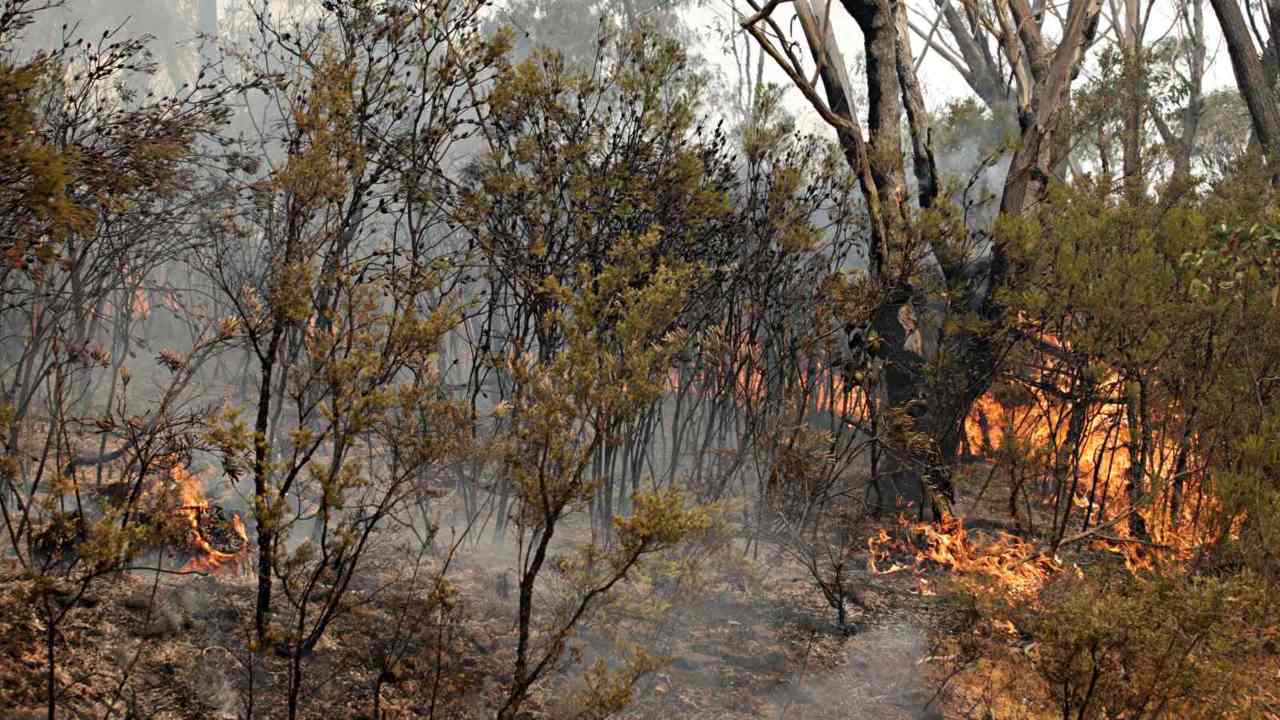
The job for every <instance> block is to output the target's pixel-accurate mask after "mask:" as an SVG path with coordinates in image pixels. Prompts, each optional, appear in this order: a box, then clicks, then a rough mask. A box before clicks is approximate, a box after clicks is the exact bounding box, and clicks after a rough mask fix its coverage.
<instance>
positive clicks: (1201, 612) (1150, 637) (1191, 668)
mask: <svg viewBox="0 0 1280 720" xmlns="http://www.w3.org/2000/svg"><path fill="white" fill-rule="evenodd" d="M1271 595H1273V593H1272V594H1269V588H1268V585H1267V583H1266V582H1265V581H1263V580H1261V579H1259V578H1258V577H1257V576H1256V575H1252V574H1250V573H1240V574H1236V575H1231V576H1226V577H1206V576H1202V575H1194V574H1190V573H1184V572H1167V573H1163V574H1140V575H1134V574H1131V573H1128V572H1126V571H1124V570H1122V569H1118V568H1116V569H1112V568H1107V569H1100V570H1096V571H1091V572H1090V573H1088V574H1080V573H1076V572H1062V573H1060V574H1058V575H1057V576H1056V577H1055V578H1054V579H1053V580H1051V581H1050V582H1048V583H1047V584H1046V585H1045V586H1044V588H1043V589H1042V590H1041V591H1040V592H1039V593H1038V594H1037V595H1036V596H1034V597H1032V598H1025V597H1019V596H1015V595H1013V594H1003V593H993V594H983V595H975V596H970V598H969V599H970V601H971V603H970V604H969V607H970V608H971V609H972V610H973V611H975V612H973V613H972V614H971V615H970V619H971V620H974V621H976V622H973V624H972V625H971V626H970V628H969V630H970V631H971V632H970V634H969V636H968V638H967V639H966V641H964V642H962V646H963V647H965V648H966V649H967V650H968V652H967V653H966V652H961V653H960V655H963V656H965V660H966V661H967V662H968V663H970V665H969V669H968V670H967V671H965V673H961V674H960V675H959V677H960V678H961V679H960V681H959V683H958V684H960V685H963V684H965V683H966V682H967V683H969V684H970V685H971V686H972V685H973V683H974V682H975V679H976V675H977V674H978V673H977V672H975V668H981V669H982V673H981V674H982V675H983V678H984V680H983V681H982V682H987V683H988V687H987V688H986V691H987V693H988V694H990V683H989V680H990V678H992V677H996V676H999V675H1002V674H1004V675H1009V674H1024V675H1030V676H1031V678H1024V680H1025V679H1034V681H1035V682H1033V683H1027V682H1023V683H1018V691H1019V692H1020V693H1028V692H1031V693H1033V694H1038V695H1040V696H1041V697H1038V698H1037V697H1032V698H1029V702H1028V698H1026V696H1025V695H1024V697H1023V698H1022V699H1014V698H999V697H990V696H988V697H986V698H984V699H983V700H982V702H984V703H985V704H987V705H988V706H989V707H995V706H998V705H1004V706H1005V707H1008V704H1010V703H1018V704H1021V705H1022V706H1024V707H1036V708H1038V712H1030V713H1028V715H1029V716H1045V717H1062V718H1073V719H1078V720H1090V719H1102V718H1108V719H1110V718H1125V719H1126V720H1140V719H1143V718H1152V719H1154V718H1224V717H1226V718H1246V717H1261V716H1263V714H1264V712H1265V711H1266V709H1267V708H1268V707H1269V706H1268V705H1267V703H1268V702H1269V701H1270V698H1269V697H1268V695H1269V693H1268V692H1267V691H1266V688H1267V683H1268V677H1269V676H1272V675H1273V674H1274V672H1275V663H1276V660H1277V656H1276V652H1277V648H1276V645H1275V636H1276V627H1277V619H1278V618H1280V615H1278V614H1277V606H1276V603H1275V602H1274V601H1273V599H1272V597H1271ZM1014 670H1016V671H1017V672H1013V671H1014ZM1028 670H1030V671H1031V672H1030V673H1028V672H1027V671H1028ZM965 675H967V676H968V677H967V678H966V677H965ZM1009 687H1012V686H1009ZM970 689H972V687H971V688H970ZM969 694H970V695H973V694H976V693H973V692H970V693H969ZM1018 700H1021V702H1020V703H1019V702H1018Z"/></svg>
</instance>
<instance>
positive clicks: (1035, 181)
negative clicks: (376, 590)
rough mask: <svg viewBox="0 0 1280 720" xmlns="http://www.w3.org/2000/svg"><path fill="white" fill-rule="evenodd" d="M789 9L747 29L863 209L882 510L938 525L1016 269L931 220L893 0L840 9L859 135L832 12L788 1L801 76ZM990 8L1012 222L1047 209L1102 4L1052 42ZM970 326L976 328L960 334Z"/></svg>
mask: <svg viewBox="0 0 1280 720" xmlns="http://www.w3.org/2000/svg"><path fill="white" fill-rule="evenodd" d="M783 3H784V0H769V2H768V3H767V4H765V5H763V6H762V5H760V4H758V3H756V2H755V0H749V4H750V5H751V7H752V9H753V10H754V13H753V14H752V15H751V16H750V17H748V18H746V19H745V20H743V22H742V26H743V28H744V29H745V30H746V31H747V32H748V33H749V34H750V35H751V36H752V37H753V38H754V39H755V40H756V41H757V42H758V43H759V45H760V46H761V49H762V50H763V51H764V52H765V53H766V54H767V55H769V56H770V57H771V58H772V59H773V60H774V62H776V63H777V64H778V65H779V66H780V67H781V68H782V70H783V71H784V72H785V73H786V74H787V76H788V77H789V78H790V80H791V82H792V83H793V84H794V85H795V86H796V87H797V88H798V89H799V90H800V91H801V93H802V94H803V95H804V97H805V99H806V100H807V101H808V102H809V103H810V105H812V107H813V108H814V109H815V110H816V111H817V112H818V114H819V115H820V116H821V117H822V118H823V120H824V121H825V122H826V123H827V124H829V125H830V126H831V127H832V128H833V129H834V130H835V131H836V134H837V138H838V141H839V143H840V146H841V148H842V149H843V151H844V154H845V158H846V160H847V162H848V163H849V166H850V168H851V169H852V170H853V171H854V173H855V174H856V175H857V177H858V179H859V183H860V186H861V188H862V191H863V194H864V196H865V198H866V201H867V213H868V220H869V228H870V230H869V239H868V242H869V252H868V258H869V263H868V266H869V267H868V271H869V272H868V274H869V276H870V281H871V282H873V283H876V284H877V285H878V286H879V287H880V288H881V297H882V300H881V302H880V304H879V306H878V307H877V308H876V309H875V310H874V312H873V313H872V317H871V321H870V324H871V326H872V330H873V331H874V333H875V334H876V336H878V341H877V342H878V348H877V351H878V355H879V356H880V358H881V359H882V360H883V365H882V367H883V370H882V371H881V373H880V377H879V378H878V379H877V382H876V383H875V384H876V387H877V390H878V393H877V394H878V396H879V397H878V404H879V414H880V415H881V416H882V417H883V418H884V419H885V420H886V421H887V423H886V427H887V428H888V432H886V433H882V435H883V437H882V438H881V441H882V444H883V446H884V449H885V450H886V453H885V460H886V467H885V468H884V469H885V472H884V473H878V474H877V477H876V479H875V489H876V491H877V494H878V498H879V505H880V507H881V509H890V508H892V507H895V506H897V505H898V504H899V503H900V502H902V501H906V502H911V503H915V504H918V505H919V506H920V508H921V512H922V513H923V508H924V506H925V505H931V506H932V508H933V511H934V514H935V516H940V515H942V514H944V513H947V512H949V505H950V502H951V499H952V497H953V491H952V487H951V480H950V474H951V473H950V468H951V463H952V460H953V459H954V458H955V456H956V455H957V453H958V450H959V446H960V437H961V433H962V428H963V422H964V418H965V416H966V415H967V414H968V411H969V408H970V407H971V405H972V404H973V402H974V401H975V400H976V399H977V398H978V397H979V396H981V395H982V393H983V392H985V391H986V389H987V388H988V387H989V385H990V383H991V380H992V378H993V376H994V372H995V366H996V365H997V359H998V355H999V345H1000V343H999V335H998V333H996V332H995V331H994V328H996V327H997V326H998V325H997V323H996V321H998V320H999V319H1000V317H1001V315H1002V312H1001V308H1000V304H999V303H998V302H997V298H996V289H997V288H998V287H999V286H1000V285H1001V283H1002V282H1003V280H1004V278H1005V277H1006V275H1007V274H1008V273H1009V272H1010V264H1009V262H1008V259H1007V257H1006V254H1005V251H1004V248H1003V247H1001V245H1000V244H999V243H998V242H997V243H993V244H991V245H990V247H989V248H988V249H987V250H986V251H985V252H980V253H975V252H968V253H966V252H957V250H956V247H955V246H956V244H957V235H965V233H964V232H963V231H957V230H956V229H955V227H954V225H950V224H948V223H946V222H945V221H944V222H939V221H938V218H939V217H941V216H943V215H944V214H943V213H942V212H941V210H943V208H936V209H935V208H934V205H935V193H936V192H937V187H938V181H937V177H936V169H935V166H934V163H933V160H932V150H931V149H930V147H929V141H928V140H929V128H928V126H927V118H926V116H925V114H924V112H923V105H924V101H923V97H922V93H921V91H920V86H919V80H918V78H917V76H916V66H915V63H914V62H913V61H912V59H911V51H910V43H909V35H908V33H909V31H910V23H909V21H908V19H907V16H906V10H905V7H904V6H903V5H902V4H901V3H900V2H894V1H893V0H842V2H841V4H842V6H843V8H844V10H845V12H847V13H848V15H849V16H850V17H852V18H853V20H854V21H855V23H856V24H857V26H858V29H859V30H860V32H861V34H862V40H863V46H864V52H865V53H866V63H865V67H866V70H865V74H866V83H867V117H866V128H867V136H866V137H864V136H863V131H862V126H861V125H860V124H859V123H858V121H857V119H856V114H855V109H854V105H853V97H854V93H853V87H852V85H851V82H850V79H849V77H848V75H847V71H846V70H845V69H844V68H845V65H844V62H843V59H842V54H841V52H840V48H839V43H838V41H837V39H836V37H835V34H834V31H833V29H832V26H831V23H830V8H815V7H814V6H813V5H812V4H811V3H810V2H809V0H792V3H791V4H792V5H793V7H794V10H795V14H796V18H797V19H798V21H799V25H800V26H801V28H802V30H803V34H804V39H805V45H806V46H807V48H808V50H809V56H810V58H809V59H810V61H811V63H812V65H813V66H815V67H814V69H813V70H812V71H807V70H806V63H805V62H804V61H802V58H801V55H800V51H798V50H797V45H794V44H792V43H791V42H790V40H789V37H788V34H787V33H786V32H785V31H784V30H783V29H782V27H781V25H780V24H779V23H778V21H777V20H776V19H775V18H774V16H773V14H774V12H775V11H776V10H777V8H778V7H779V6H780V5H782V4H783ZM989 10H990V13H989V15H990V16H992V17H994V18H996V20H997V28H996V29H995V31H994V32H995V37H996V39H997V40H998V42H999V45H1000V47H1001V49H1002V51H1003V53H1004V54H1005V56H1006V57H1007V58H1008V59H1009V64H1010V67H1012V69H1013V78H1014V85H1015V87H1014V93H1013V95H1014V102H1015V106H1016V110H1017V117H1018V129H1019V142H1018V143H1017V145H1016V147H1015V149H1014V151H1013V155H1012V158H1011V161H1010V167H1009V174H1008V176H1007V178H1006V181H1005V184H1004V188H1003V191H1002V194H1001V198H1000V211H1001V213H1002V214H1005V215H1017V214H1019V213H1021V212H1022V211H1023V210H1024V209H1026V208H1027V207H1029V206H1031V205H1032V204H1034V203H1035V202H1036V201H1037V200H1038V199H1039V198H1041V197H1043V195H1044V193H1045V192H1046V190H1047V188H1048V185H1049V183H1050V181H1051V178H1052V177H1053V173H1054V169H1055V168H1056V167H1058V166H1059V165H1060V164H1061V162H1062V160H1063V157H1064V154H1065V148H1066V147H1067V143H1066V142H1065V141H1064V140H1065V139H1064V134H1065V132H1066V128H1065V126H1064V125H1063V123H1062V122H1061V118H1062V115H1063V113H1062V112H1061V111H1062V110H1063V109H1064V108H1065V107H1066V106H1067V105H1068V103H1069V102H1070V90H1071V84H1072V82H1073V80H1074V79H1075V78H1076V76H1077V74H1078V73H1079V70H1080V65H1081V61H1082V58H1083V57H1084V54H1085V51H1086V49H1087V48H1088V46H1089V45H1090V44H1091V42H1092V40H1093V37H1094V35H1095V33H1096V31H1097V26H1098V18H1099V15H1100V11H1101V0H1072V2H1071V3H1070V4H1069V6H1068V8H1067V12H1066V14H1065V16H1063V18H1062V21H1061V32H1060V37H1059V40H1058V42H1057V43H1056V44H1054V43H1052V42H1051V41H1050V40H1049V38H1047V37H1046V33H1045V32H1044V31H1043V29H1042V27H1041V25H1040V22H1039V19H1038V16H1039V14H1038V13H1037V12H1036V10H1035V9H1033V8H1032V7H1031V6H1030V5H1029V4H1028V3H1027V2H1026V0H995V2H994V3H993V4H992V5H991V6H990V8H989ZM904 111H905V114H906V117H907V120H908V123H907V125H908V127H909V129H910V132H911V135H912V144H911V147H912V153H913V160H914V162H913V172H914V174H915V179H916V185H915V190H914V195H915V197H914V202H913V197H912V195H913V190H912V189H911V188H910V187H909V186H908V183H907V177H906V162H905V158H904V157H903V152H902V150H901V148H902V147H903V138H902V136H901V133H902V131H901V122H902V117H903V114H904ZM931 218H932V219H931ZM959 242H961V243H963V242H965V239H964V238H959ZM973 315H976V316H977V319H978V322H976V323H973V322H964V323H962V322H959V320H960V319H961V318H963V317H965V316H973ZM944 328H946V330H945V332H944Z"/></svg>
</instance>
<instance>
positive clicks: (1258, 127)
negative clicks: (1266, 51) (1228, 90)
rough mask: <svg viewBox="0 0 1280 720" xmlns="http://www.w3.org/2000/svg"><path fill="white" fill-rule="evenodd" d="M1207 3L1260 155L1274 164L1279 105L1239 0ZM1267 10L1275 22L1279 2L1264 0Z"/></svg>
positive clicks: (1279, 150) (1279, 142)
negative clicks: (1224, 43)
mask: <svg viewBox="0 0 1280 720" xmlns="http://www.w3.org/2000/svg"><path fill="white" fill-rule="evenodd" d="M1210 2H1211V3H1212V5H1213V12H1214V14H1215V15H1217V16H1218V25H1219V26H1220V27H1221V28H1222V38H1223V40H1225V41H1226V43H1227V53H1228V54H1229V55H1230V56H1231V69H1232V70H1233V71H1234V72H1235V76H1236V85H1237V86H1238V87H1239V89H1240V94H1241V95H1242V96H1243V97H1244V101H1245V105H1247V106H1248V107H1249V117H1250V119H1251V120H1252V122H1253V132H1254V135H1255V136H1256V137H1257V139H1258V142H1259V143H1260V144H1261V146H1262V151H1263V153H1264V154H1265V155H1266V156H1267V158H1268V160H1269V161H1270V162H1272V163H1274V162H1276V160H1277V157H1280V102H1277V98H1276V92H1275V89H1274V88H1273V87H1272V86H1271V85H1270V84H1269V83H1268V82H1267V73H1266V71H1265V69H1264V68H1263V65H1262V59H1261V57H1260V56H1259V53H1258V48H1257V47H1256V46H1255V45H1254V43H1253V37H1252V35H1250V32H1249V24H1248V23H1247V22H1246V20H1245V17H1244V13H1243V12H1242V11H1241V9H1240V3H1239V0H1210ZM1267 7H1268V9H1269V10H1270V11H1271V17H1272V18H1273V19H1275V18H1276V13H1277V12H1280V2H1277V0H1267ZM1272 42H1273V43H1274V42H1275V40H1274V39H1273V40H1272ZM1277 180H1280V175H1274V176H1273V182H1275V181H1277Z"/></svg>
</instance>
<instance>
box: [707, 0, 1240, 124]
mask: <svg viewBox="0 0 1280 720" xmlns="http://www.w3.org/2000/svg"><path fill="white" fill-rule="evenodd" d="M1200 1H1201V2H1202V3H1203V7H1204V17H1205V35H1206V38H1205V40H1206V45H1207V63H1208V65H1209V67H1208V69H1207V71H1206V76H1205V87H1204V90H1205V92H1206V93H1207V92H1209V91H1211V90H1214V89H1216V88H1219V87H1222V86H1224V85H1234V83H1235V78H1234V77H1233V76H1232V71H1231V63H1230V60H1229V58H1228V57H1227V52H1226V46H1225V45H1224V43H1223V42H1222V34H1221V31H1220V30H1219V29H1218V23H1217V18H1216V17H1215V16H1214V14H1213V10H1212V8H1211V7H1210V6H1209V3H1208V2H1207V0H1200ZM908 2H909V3H910V5H909V7H911V8H913V9H914V8H919V9H921V10H923V11H926V12H929V11H931V9H932V8H933V7H934V1H933V0H908ZM1147 2H1149V3H1153V4H1152V5H1150V7H1152V8H1153V9H1154V11H1153V12H1152V19H1151V21H1150V24H1149V30H1148V33H1147V35H1148V38H1147V39H1148V41H1150V40H1152V39H1156V38H1161V37H1163V36H1165V35H1166V34H1167V33H1168V32H1169V30H1170V28H1171V27H1172V24H1173V22H1172V7H1173V0H1147ZM735 3H736V6H737V7H738V8H739V9H740V10H744V11H745V12H747V13H748V14H749V13H750V12H751V11H750V10H749V9H748V6H747V5H746V4H745V2H743V0H710V2H709V3H708V4H706V5H702V6H696V7H693V8H691V9H689V10H687V11H686V12H685V17H686V18H687V19H688V20H689V22H690V24H691V25H692V26H693V27H695V28H696V29H697V30H699V31H700V32H701V33H702V34H703V35H704V36H705V35H707V34H708V32H707V29H708V28H711V27H713V26H714V25H715V24H716V23H719V24H720V25H721V26H723V25H724V24H725V23H726V21H727V19H728V18H730V17H731V13H732V12H733V9H732V8H733V5H734V4H735ZM1061 4H1062V5H1063V6H1064V12H1065V5H1066V3H1065V1H1062V2H1061ZM818 7H819V8H822V7H823V6H822V5H821V4H819V5H818ZM1109 7H1110V6H1109V4H1108V5H1104V8H1103V13H1104V17H1103V20H1102V26H1101V27H1100V28H1099V32H1107V30H1108V23H1107V14H1108V12H1109ZM1144 11H1145V10H1144ZM774 12H775V13H776V15H775V17H776V18H777V20H778V24H779V25H780V26H782V27H783V28H784V29H790V30H793V31H794V33H795V35H794V38H795V39H796V40H797V41H800V42H803V35H802V34H801V33H800V31H799V27H798V26H797V25H795V24H793V23H791V19H792V17H793V16H794V13H793V12H792V11H791V9H790V6H789V5H788V4H783V5H780V6H779V7H778V8H777V9H776V10H775V11H774ZM819 12H821V10H820V11H819ZM830 17H831V21H832V24H833V25H834V26H835V30H836V33H835V34H836V37H837V38H838V39H839V40H840V49H841V51H842V53H843V54H844V57H845V60H846V61H847V62H852V61H853V58H854V57H856V56H858V55H860V54H861V51H862V35H861V33H860V32H859V31H858V27H857V25H856V24H855V23H854V22H853V19H852V18H850V17H849V15H848V14H847V13H846V12H845V11H844V9H843V7H842V6H841V5H840V4H839V3H838V2H837V3H836V4H835V6H833V7H832V8H831V14H830ZM912 17H913V19H915V20H916V22H917V24H922V22H921V21H920V16H919V15H915V14H914V13H913V16H912ZM929 17H932V15H930V16H929ZM911 40H912V50H913V55H914V57H915V58H917V59H919V58H920V54H921V52H922V51H923V50H924V46H925V45H924V41H923V40H922V39H921V38H918V37H916V36H915V35H914V33H913V34H912V38H911ZM1100 40H1106V38H1100ZM700 50H701V52H702V53H703V55H704V56H705V57H707V58H708V59H709V60H710V61H712V62H713V63H714V64H715V65H716V66H717V67H719V68H720V70H721V72H723V73H724V74H725V76H726V77H727V78H734V77H736V73H737V70H736V69H735V67H734V63H733V57H732V56H731V55H729V54H728V53H725V52H722V51H720V50H719V47H718V43H716V42H707V41H705V40H704V42H703V43H702V47H701V48H700ZM802 57H804V59H805V60H808V59H809V58H808V56H807V50H806V52H805V53H803V54H802ZM765 66H766V70H765V72H766V77H767V79H768V80H769V81H771V82H775V83H778V84H780V85H783V86H784V87H786V86H788V85H789V80H788V78H787V77H786V75H785V74H783V72H782V71H781V70H779V69H778V67H777V66H776V65H775V64H774V63H773V61H772V60H771V59H768V58H766V61H765ZM810 67H811V66H810ZM1090 71H1091V68H1090V67H1088V66H1086V68H1085V71H1084V73H1083V74H1082V77H1081V80H1084V74H1087V73H1089V72H1090ZM850 77H851V79H852V80H853V81H854V82H855V83H858V82H859V81H860V80H862V78H860V77H859V76H857V75H856V74H852V73H851V75H850ZM919 78H920V84H921V86H922V90H923V91H924V96H925V102H926V104H928V106H929V107H930V108H931V109H936V108H938V107H941V106H943V105H945V104H946V103H947V102H949V101H951V100H955V99H957V98H961V97H966V96H971V95H973V93H972V92H971V91H970V90H969V86H968V85H967V84H966V83H965V81H964V79H963V78H962V77H961V76H960V74H959V73H957V72H956V71H955V70H954V69H952V67H951V66H950V65H949V64H948V63H947V62H946V61H945V60H943V59H942V58H941V57H940V56H939V55H938V54H937V53H935V52H930V53H929V54H928V55H927V56H926V57H925V59H924V62H923V64H922V65H921V67H920V73H919ZM1078 82H1079V81H1078ZM787 104H788V107H789V108H790V109H791V110H792V112H793V113H795V115H796V117H797V119H798V120H799V122H800V123H801V126H802V128H803V129H805V130H809V131H822V132H826V131H828V129H827V127H826V125H825V123H823V122H822V120H821V119H820V118H818V117H817V115H816V113H815V112H814V111H813V110H812V109H811V108H810V107H809V105H808V102H807V101H806V100H805V99H804V97H803V96H801V95H800V93H799V92H798V91H795V90H790V91H788V94H787ZM858 111H859V113H860V114H863V115H865V112H866V108H865V107H859V108H858ZM860 119H861V120H863V121H864V122H865V116H863V117H861V118H860Z"/></svg>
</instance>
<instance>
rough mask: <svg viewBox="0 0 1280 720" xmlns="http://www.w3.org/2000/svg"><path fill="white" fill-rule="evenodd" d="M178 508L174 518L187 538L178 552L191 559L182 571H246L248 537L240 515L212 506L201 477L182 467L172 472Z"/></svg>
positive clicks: (170, 472) (236, 572)
mask: <svg viewBox="0 0 1280 720" xmlns="http://www.w3.org/2000/svg"><path fill="white" fill-rule="evenodd" d="M169 479H170V480H171V481H172V482H173V483H174V485H175V488H176V491H177V497H178V507H177V509H176V510H174V512H173V516H174V517H175V518H177V519H178V521H179V523H180V524H181V525H182V527H183V530H184V533H183V534H185V538H183V540H184V543H183V545H184V546H183V547H181V548H179V552H181V553H182V554H184V555H186V556H187V557H188V559H187V562H186V564H185V565H184V566H183V567H182V571H183V572H199V573H217V574H238V573H242V572H244V570H245V568H246V560H247V557H248V548H249V536H248V534H247V533H246V532H245V527H244V522H243V521H242V520H241V519H240V515H239V514H238V513H234V512H228V511H227V510H225V509H224V508H222V507H220V506H217V505H212V504H210V503H209V501H208V500H207V499H205V497H204V492H203V489H202V488H201V482H200V478H199V477H198V476H197V475H194V474H192V473H191V472H190V471H188V470H187V468H186V467H185V466H183V465H180V464H179V465H174V466H173V468H172V469H171V470H170V471H169Z"/></svg>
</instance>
